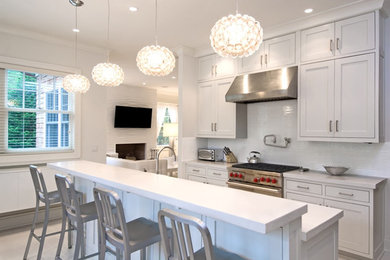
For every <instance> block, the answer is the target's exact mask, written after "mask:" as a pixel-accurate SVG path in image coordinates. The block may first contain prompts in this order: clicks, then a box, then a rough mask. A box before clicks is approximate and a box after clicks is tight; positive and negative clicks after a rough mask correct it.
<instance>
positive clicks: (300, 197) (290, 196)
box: [286, 191, 324, 206]
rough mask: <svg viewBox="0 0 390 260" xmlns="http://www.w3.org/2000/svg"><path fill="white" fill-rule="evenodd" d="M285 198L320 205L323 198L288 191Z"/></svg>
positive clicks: (322, 202)
mask: <svg viewBox="0 0 390 260" xmlns="http://www.w3.org/2000/svg"><path fill="white" fill-rule="evenodd" d="M286 199H289V200H297V201H302V202H307V203H312V204H317V205H320V206H322V205H323V204H324V200H323V199H322V198H317V197H313V196H307V195H302V194H296V193H293V192H289V191H287V192H286Z"/></svg>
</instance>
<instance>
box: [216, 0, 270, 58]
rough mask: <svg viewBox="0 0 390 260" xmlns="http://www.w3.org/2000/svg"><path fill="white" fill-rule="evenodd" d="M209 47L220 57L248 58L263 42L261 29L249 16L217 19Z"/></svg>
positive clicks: (237, 14) (237, 15) (238, 15)
mask: <svg viewBox="0 0 390 260" xmlns="http://www.w3.org/2000/svg"><path fill="white" fill-rule="evenodd" d="M210 41H211V46H212V47H213V49H214V51H215V52H216V53H218V54H219V55H221V56H222V57H231V58H237V57H248V56H250V55H252V54H253V53H254V52H255V51H257V50H258V49H259V47H260V44H261V43H262V42H263V28H262V27H261V26H260V22H258V21H256V20H255V19H254V18H253V17H251V16H249V15H241V14H239V13H238V0H236V15H229V16H225V17H222V18H221V19H219V20H218V21H217V22H216V23H215V25H214V26H213V28H212V29H211V35H210Z"/></svg>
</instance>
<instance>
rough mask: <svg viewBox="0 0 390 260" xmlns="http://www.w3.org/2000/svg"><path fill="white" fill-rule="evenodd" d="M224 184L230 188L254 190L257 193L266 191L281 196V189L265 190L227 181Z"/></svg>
mask: <svg viewBox="0 0 390 260" xmlns="http://www.w3.org/2000/svg"><path fill="white" fill-rule="evenodd" d="M226 184H227V185H228V186H229V187H232V188H247V189H254V190H258V191H267V192H272V193H276V194H281V189H279V188H265V187H259V186H254V185H249V184H244V183H237V182H232V181H228V182H226Z"/></svg>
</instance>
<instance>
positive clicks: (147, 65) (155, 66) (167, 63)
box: [137, 0, 176, 76]
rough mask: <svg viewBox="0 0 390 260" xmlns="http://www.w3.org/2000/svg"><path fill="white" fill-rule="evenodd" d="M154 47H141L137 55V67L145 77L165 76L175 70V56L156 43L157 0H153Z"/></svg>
mask: <svg viewBox="0 0 390 260" xmlns="http://www.w3.org/2000/svg"><path fill="white" fill-rule="evenodd" d="M155 7H156V10H155V17H154V19H155V20H154V30H155V41H156V44H155V45H150V46H145V47H143V48H142V49H141V50H140V51H139V52H138V54H137V66H138V68H139V70H140V71H141V72H142V73H144V74H145V75H151V76H166V75H168V74H169V73H171V72H172V71H173V69H174V68H175V62H176V60H175V56H174V55H173V53H172V52H171V51H170V50H169V49H168V48H166V47H163V46H160V45H158V43H157V0H155Z"/></svg>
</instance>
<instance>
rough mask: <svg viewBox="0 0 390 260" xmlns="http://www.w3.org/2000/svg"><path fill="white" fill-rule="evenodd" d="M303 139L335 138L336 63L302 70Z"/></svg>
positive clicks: (301, 109)
mask: <svg viewBox="0 0 390 260" xmlns="http://www.w3.org/2000/svg"><path fill="white" fill-rule="evenodd" d="M298 100H299V114H300V122H299V124H300V136H303V137H332V136H333V131H334V127H333V118H334V62H333V61H326V62H319V63H315V64H308V65H303V66H301V84H300V88H299V97H298Z"/></svg>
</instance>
